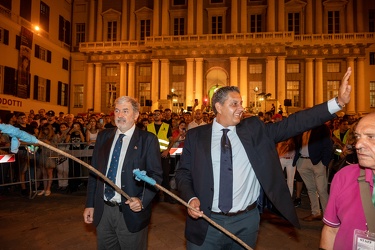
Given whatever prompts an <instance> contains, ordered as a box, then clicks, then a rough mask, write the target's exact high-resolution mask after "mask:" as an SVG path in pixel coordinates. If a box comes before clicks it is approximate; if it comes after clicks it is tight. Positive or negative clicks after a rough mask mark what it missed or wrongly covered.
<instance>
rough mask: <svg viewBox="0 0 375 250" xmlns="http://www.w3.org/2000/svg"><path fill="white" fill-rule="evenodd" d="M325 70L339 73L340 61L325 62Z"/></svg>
mask: <svg viewBox="0 0 375 250" xmlns="http://www.w3.org/2000/svg"><path fill="white" fill-rule="evenodd" d="M327 72H329V73H339V72H340V63H327Z"/></svg>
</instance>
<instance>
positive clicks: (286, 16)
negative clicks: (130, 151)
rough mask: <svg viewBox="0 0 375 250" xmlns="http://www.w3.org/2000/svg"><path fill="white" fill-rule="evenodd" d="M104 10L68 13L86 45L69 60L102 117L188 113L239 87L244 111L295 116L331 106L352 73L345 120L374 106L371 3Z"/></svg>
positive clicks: (135, 4)
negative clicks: (127, 99) (120, 103)
mask: <svg viewBox="0 0 375 250" xmlns="http://www.w3.org/2000/svg"><path fill="white" fill-rule="evenodd" d="M110 2H111V3H108V2H107V1H101V0H97V1H95V0H90V1H75V2H74V6H73V9H74V13H73V35H74V33H77V31H75V32H74V29H75V28H76V27H77V26H78V22H81V21H77V22H75V21H74V16H76V15H78V13H76V12H77V9H80V10H82V12H83V11H84V13H86V17H85V18H86V20H87V22H86V23H85V28H86V29H87V31H88V32H87V34H88V35H87V37H86V41H85V42H82V43H79V44H76V45H77V46H79V47H78V48H77V51H78V52H77V55H76V56H77V59H75V58H76V56H75V55H73V56H72V58H73V62H72V63H73V64H74V63H75V60H79V58H80V60H81V61H79V62H80V65H81V66H82V70H83V71H84V74H85V76H86V77H85V82H82V85H83V89H85V91H84V93H85V94H84V96H85V98H84V103H83V104H82V105H83V106H84V107H85V108H86V109H90V108H93V109H94V110H95V111H99V110H106V109H108V108H110V107H111V105H112V104H113V99H114V98H115V97H117V96H120V95H130V96H134V97H136V98H137V99H138V100H139V101H140V103H141V105H142V107H143V110H153V109H156V108H158V107H160V106H161V107H163V108H166V107H170V108H172V109H174V110H177V109H179V108H180V107H183V108H185V109H186V108H188V107H189V106H193V104H194V101H195V99H198V102H199V103H200V104H202V103H205V102H208V103H209V101H210V97H211V96H212V93H213V91H214V90H215V89H216V88H218V87H221V86H226V85H235V86H238V87H239V88H240V90H241V93H242V96H243V103H244V104H243V105H244V107H247V108H248V109H249V111H255V110H259V111H260V110H262V111H264V110H268V109H269V108H270V106H271V104H272V103H274V104H275V105H278V106H279V105H281V107H283V108H284V110H285V107H284V104H287V105H288V104H290V105H291V106H290V107H289V110H292V111H293V110H298V109H301V108H305V107H309V106H313V105H314V104H317V103H321V102H323V101H326V100H328V99H330V98H331V97H333V96H335V95H336V94H337V89H338V86H339V84H340V80H341V77H342V76H343V74H344V72H345V71H346V69H347V67H349V66H350V67H352V68H353V70H354V74H353V76H352V77H351V78H350V84H351V85H353V90H354V91H353V93H352V102H350V104H349V105H348V106H347V107H346V112H347V113H357V112H360V113H368V112H370V111H371V108H372V107H373V106H374V93H373V92H371V90H373V88H374V81H375V74H374V70H373V69H374V66H373V65H372V63H373V62H372V61H371V59H372V56H373V54H372V53H373V51H375V47H374V42H375V33H374V14H375V2H373V1H364V0H363V1H362V0H358V1H355V0H343V1H337V0H335V1H333V0H326V1H324V0H316V1H315V0H304V1H303V0H290V1H284V0H268V1H266V0H264V1H251V0H232V1H229V0H221V1H220V0H203V1H199V0H186V1H173V0H154V1H135V0H117V1H110ZM73 54H74V53H73ZM73 67H74V66H73ZM82 73H83V72H82ZM73 79H74V77H73ZM82 79H83V77H82ZM74 85H75V83H74V82H72V87H73V92H74V88H75V87H74ZM263 94H265V95H263ZM73 95H74V93H73ZM286 99H287V101H285V100H286ZM288 100H290V101H289V102H290V103H288ZM71 104H73V106H74V105H75V104H74V101H73V103H71Z"/></svg>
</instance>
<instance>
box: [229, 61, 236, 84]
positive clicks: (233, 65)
mask: <svg viewBox="0 0 375 250" xmlns="http://www.w3.org/2000/svg"><path fill="white" fill-rule="evenodd" d="M229 59H230V85H232V86H238V57H230V58H229Z"/></svg>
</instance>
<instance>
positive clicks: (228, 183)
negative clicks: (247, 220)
mask: <svg viewBox="0 0 375 250" xmlns="http://www.w3.org/2000/svg"><path fill="white" fill-rule="evenodd" d="M222 130H223V136H222V137H221V155H220V187H219V209H220V210H221V211H222V212H223V213H225V214H226V213H228V212H229V210H230V209H231V208H232V202H233V198H232V196H233V164H232V146H231V144H230V141H229V138H228V135H227V133H228V131H229V129H227V128H224V129H222Z"/></svg>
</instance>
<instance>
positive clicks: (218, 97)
mask: <svg viewBox="0 0 375 250" xmlns="http://www.w3.org/2000/svg"><path fill="white" fill-rule="evenodd" d="M229 92H237V93H238V94H240V90H239V89H238V87H236V86H225V87H222V88H219V89H217V90H216V91H215V93H214V95H213V96H212V99H211V106H212V110H213V111H214V113H215V115H216V114H217V110H216V107H215V104H216V103H217V102H218V103H220V104H221V105H223V104H224V102H225V101H226V100H227V99H228V93H229Z"/></svg>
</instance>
